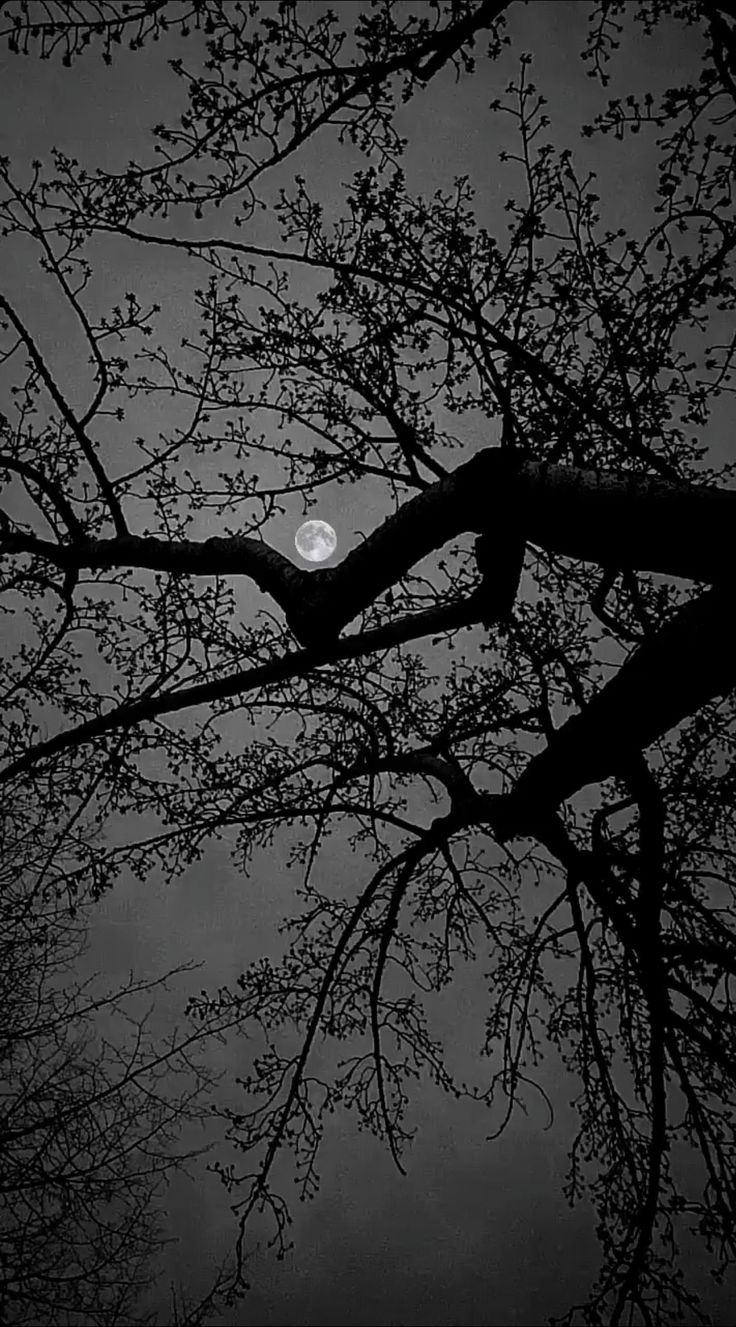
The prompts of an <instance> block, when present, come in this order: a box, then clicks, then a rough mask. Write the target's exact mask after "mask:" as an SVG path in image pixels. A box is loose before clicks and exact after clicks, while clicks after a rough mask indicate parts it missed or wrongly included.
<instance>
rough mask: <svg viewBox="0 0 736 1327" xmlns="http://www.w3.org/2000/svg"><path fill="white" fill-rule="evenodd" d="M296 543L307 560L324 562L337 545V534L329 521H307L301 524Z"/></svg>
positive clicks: (298, 549)
mask: <svg viewBox="0 0 736 1327" xmlns="http://www.w3.org/2000/svg"><path fill="white" fill-rule="evenodd" d="M294 543H295V544H296V546H297V551H298V552H299V553H300V554H301V556H302V557H303V558H304V559H305V561H306V562H324V561H325V558H328V557H330V556H331V555H332V554H333V553H334V551H335V549H336V547H337V535H336V534H335V531H334V530H333V528H332V526H331V525H328V524H327V521H305V522H304V524H303V525H300V526H299V529H298V530H297V532H296V535H295V537H294Z"/></svg>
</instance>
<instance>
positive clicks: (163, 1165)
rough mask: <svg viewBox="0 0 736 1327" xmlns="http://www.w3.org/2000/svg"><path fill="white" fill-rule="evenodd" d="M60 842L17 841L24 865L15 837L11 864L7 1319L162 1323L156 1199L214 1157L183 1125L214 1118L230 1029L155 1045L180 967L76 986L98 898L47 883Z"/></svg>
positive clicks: (0, 1145)
mask: <svg viewBox="0 0 736 1327" xmlns="http://www.w3.org/2000/svg"><path fill="white" fill-rule="evenodd" d="M55 837H56V836H55V835H54V834H53V833H52V834H50V835H49V838H48V839H47V841H46V842H45V843H44V842H43V840H42V837H41V835H40V834H38V833H34V834H33V835H32V836H31V838H30V840H29V841H28V842H27V843H26V844H25V845H20V844H17V845H15V846H16V847H21V846H24V847H25V849H26V853H25V856H26V860H25V861H21V860H20V855H21V854H20V853H18V852H17V851H16V852H13V851H10V850H9V849H8V845H6V851H5V852H4V855H3V862H2V883H3V888H2V894H0V919H1V923H2V924H1V926H0V958H1V963H0V973H1V981H0V1010H1V1011H2V1033H1V1034H0V1059H1V1062H2V1085H3V1086H2V1128H1V1129H0V1155H1V1156H2V1168H1V1172H0V1250H2V1258H1V1260H0V1266H1V1268H2V1276H1V1277H0V1313H1V1315H2V1321H3V1322H4V1323H7V1324H8V1327H10V1325H11V1324H13V1325H15V1324H23V1323H28V1324H34V1323H38V1322H45V1323H49V1324H52V1323H53V1324H55V1323H64V1324H68V1323H72V1322H73V1323H75V1324H79V1327H83V1324H87V1323H89V1324H95V1325H96V1327H97V1325H101V1324H105V1325H107V1324H110V1325H111V1327H113V1325H116V1324H122V1323H131V1322H143V1321H151V1319H150V1317H147V1316H146V1315H145V1314H144V1313H142V1311H141V1299H142V1296H143V1294H144V1292H146V1291H148V1290H150V1287H151V1283H152V1277H153V1269H154V1265H155V1255H156V1254H157V1253H158V1252H159V1251H160V1249H161V1247H162V1245H163V1242H164V1241H163V1233H162V1225H161V1220H160V1203H159V1199H160V1193H161V1189H162V1186H163V1185H164V1184H165V1182H166V1180H167V1178H168V1177H170V1176H171V1174H172V1173H173V1172H174V1171H175V1170H182V1169H185V1168H186V1167H187V1166H188V1163H190V1162H191V1161H192V1160H193V1158H194V1157H195V1156H198V1155H200V1154H201V1152H202V1151H203V1147H202V1144H201V1143H198V1144H197V1145H196V1146H195V1144H194V1143H192V1142H191V1141H189V1142H188V1143H187V1144H182V1141H181V1131H182V1128H183V1126H185V1125H191V1124H193V1123H195V1122H196V1123H201V1122H202V1121H204V1120H206V1118H207V1116H208V1114H209V1113H210V1112H209V1111H208V1109H207V1092H206V1090H207V1089H208V1088H210V1087H211V1086H212V1077H213V1076H212V1074H211V1072H209V1071H208V1070H207V1069H206V1068H205V1067H203V1065H202V1064H201V1063H200V1057H199V1055H198V1051H199V1049H200V1048H201V1043H202V1042H203V1040H204V1039H205V1037H207V1036H208V1035H213V1034H214V1033H216V1032H217V1031H218V1029H217V1028H215V1026H214V1025H213V1023H212V1021H211V1020H208V1022H207V1023H206V1024H204V1025H203V1026H202V1027H200V1028H198V1029H194V1030H192V1029H189V1030H187V1031H185V1032H184V1033H183V1034H182V1033H180V1032H174V1033H173V1034H172V1035H171V1036H170V1037H169V1038H168V1039H167V1041H166V1043H165V1044H163V1045H162V1044H161V1043H160V1042H157V1041H156V1040H155V1039H154V1038H153V1036H152V1034H151V1030H150V1027H149V1024H150V1015H151V1007H150V1006H151V1002H152V1001H155V999H156V997H157V996H159V995H160V994H161V991H162V989H163V988H165V987H166V985H167V982H168V981H169V980H170V979H171V978H173V977H174V976H176V975H177V974H175V973H168V974H167V975H166V976H165V977H163V978H159V979H154V980H151V981H143V980H136V979H134V978H133V976H132V975H131V977H130V979H129V981H128V982H127V983H126V985H125V986H124V987H123V988H122V989H117V990H115V989H112V990H111V989H102V990H101V989H100V988H99V985H98V983H95V982H94V981H93V980H91V979H87V980H80V978H79V977H78V976H77V975H76V973H77V971H78V967H79V961H80V958H81V956H82V953H83V949H84V943H85V934H86V932H85V926H84V920H85V913H86V912H88V911H89V906H90V905H89V904H87V905H86V906H85V905H80V904H79V903H78V902H77V903H76V904H75V906H74V907H72V908H70V907H68V906H66V907H65V906H64V902H63V899H62V898H61V896H60V895H59V894H58V893H57V892H56V890H57V888H58V880H57V886H56V887H54V888H52V889H50V890H47V889H44V887H43V880H42V877H43V874H44V864H45V866H46V868H49V866H50V863H51V862H52V861H53V859H54V856H55V852H56V848H57V844H56V843H55V842H54V839H55ZM44 859H45V863H44ZM56 867H58V861H57V862H56ZM51 869H52V870H53V869H54V867H52V868H51ZM32 878H35V882H36V885H37V889H36V892H35V895H34V894H32V893H30V892H29V890H28V888H27V885H28V882H29V880H31V879H32ZM146 1006H148V1007H146ZM131 1030H132V1034H133V1035H132V1036H131ZM215 1288H216V1287H215ZM208 1308H209V1304H208V1302H207V1297H206V1298H205V1301H204V1302H203V1303H201V1304H198V1305H193V1306H192V1307H191V1310H185V1314H184V1318H182V1319H181V1320H182V1321H184V1320H185V1321H187V1322H191V1323H192V1324H194V1323H196V1322H199V1321H201V1314H202V1312H204V1311H205V1310H206V1309H208ZM187 1312H188V1313H189V1316H186V1314H187ZM198 1315H199V1316H198Z"/></svg>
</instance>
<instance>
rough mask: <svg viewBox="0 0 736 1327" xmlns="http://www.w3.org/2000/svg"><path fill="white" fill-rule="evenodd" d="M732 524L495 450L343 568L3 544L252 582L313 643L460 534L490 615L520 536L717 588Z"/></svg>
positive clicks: (240, 544) (240, 555)
mask: <svg viewBox="0 0 736 1327" xmlns="http://www.w3.org/2000/svg"><path fill="white" fill-rule="evenodd" d="M734 525H736V492H731V491H729V490H725V489H716V488H712V487H707V486H705V485H702V486H698V485H687V484H671V483H668V482H667V481H664V480H660V479H652V478H649V477H647V476H635V475H616V474H614V473H600V472H596V471H588V470H577V469H574V468H569V467H565V466H555V465H545V464H542V463H539V462H533V461H526V462H519V461H517V460H515V459H514V458H513V457H511V456H510V455H509V453H508V452H506V451H505V450H504V451H502V450H501V449H500V448H496V447H489V448H486V449H484V450H483V451H480V452H477V453H476V455H475V456H473V457H471V459H470V460H469V461H466V462H465V464H464V465H461V466H459V467H458V469H457V470H455V471H453V472H452V474H450V475H447V476H445V477H444V478H443V479H441V480H440V481H438V483H436V484H432V485H430V486H429V487H428V488H426V489H425V490H423V492H421V493H419V494H417V495H416V496H415V497H413V498H411V499H410V500H409V501H408V502H406V503H404V505H403V506H402V507H401V508H400V509H399V511H397V512H396V513H395V514H394V515H392V516H390V517H389V518H388V519H387V520H386V521H384V522H383V524H382V525H381V526H379V527H378V529H377V530H375V531H374V532H373V533H372V534H371V535H370V536H369V537H368V538H367V539H366V540H365V541H364V542H363V543H362V544H361V545H360V546H359V547H358V548H356V549H353V551H352V552H351V553H349V554H348V556H347V557H346V558H345V559H344V560H343V561H342V562H341V563H340V564H339V565H338V566H337V567H333V568H329V569H325V570H321V571H312V572H306V571H302V570H301V569H300V568H298V567H296V566H294V564H293V563H292V562H290V561H289V559H288V558H286V557H284V556H283V555H282V554H281V553H278V552H277V551H276V550H275V549H272V548H270V547H269V545H268V544H265V543H263V542H262V541H261V540H258V539H251V538H248V537H243V536H233V537H230V538H215V539H208V540H206V541H205V542H196V541H194V540H178V541H172V540H163V539H157V538H154V537H148V536H145V537H138V536H131V535H126V536H124V537H121V538H117V539H107V540H90V541H87V542H86V543H84V544H80V545H77V546H74V547H71V546H69V545H63V546H62V545H54V544H51V543H48V542H42V541H40V540H35V539H34V538H33V537H32V536H21V535H12V534H7V535H4V536H3V540H2V542H3V545H4V547H5V548H6V549H8V550H10V551H13V550H17V551H24V552H35V553H37V554H38V555H39V556H41V557H44V558H47V559H49V560H50V561H53V562H55V563H56V564H57V565H59V566H61V567H63V568H65V569H68V568H69V567H75V568H81V567H91V568H107V567H111V568H112V567H125V566H130V567H147V568H151V569H154V570H163V571H170V572H179V573H183V574H187V575H203V576H207V575H209V576H212V575H245V576H250V577H251V579H252V580H254V581H255V583H256V584H257V585H258V586H259V588H260V589H262V590H263V591H264V592H265V593H267V594H269V595H271V597H272V598H273V599H274V600H275V601H276V602H277V603H278V604H279V605H280V607H281V608H282V609H283V610H284V613H285V614H286V618H287V621H288V623H289V625H290V626H291V628H292V630H293V631H294V633H295V635H296V636H297V638H298V639H299V640H300V641H301V642H302V643H303V644H304V645H306V646H311V645H314V644H317V643H318V642H321V641H323V640H324V639H325V637H326V636H327V637H335V636H337V635H339V633H340V632H341V631H342V629H343V628H344V627H345V626H346V625H347V624H348V623H349V622H351V621H352V620H353V619H354V618H355V617H356V616H357V615H358V614H359V613H360V612H361V611H362V610H363V609H365V608H367V607H368V606H369V605H370V604H371V603H373V602H374V600H375V599H376V598H377V597H378V596H379V595H380V594H382V593H384V591H386V590H387V589H389V587H390V586H392V585H394V584H395V583H396V582H397V581H398V580H400V579H401V577H402V576H403V575H405V574H406V573H407V572H408V571H409V570H410V569H411V568H412V567H413V566H415V565H416V563H418V562H420V561H421V559H422V558H424V557H426V556H427V554H429V553H431V552H433V551H435V550H437V549H440V548H442V547H443V545H445V544H446V543H447V542H448V541H449V540H451V539H453V538H456V537H457V536H458V535H460V534H463V533H465V532H472V533H476V534H479V535H482V536H483V543H482V545H481V549H482V550H483V552H484V558H483V575H484V582H485V584H486V586H487V592H486V599H487V609H488V611H490V607H491V605H493V606H494V611H495V610H498V611H500V606H501V599H500V598H498V596H496V600H497V602H496V600H494V597H493V594H492V590H493V567H492V557H493V556H494V555H495V556H496V557H497V560H498V584H499V586H501V584H502V583H505V582H506V581H507V580H509V568H508V566H506V565H505V559H506V557H507V556H508V559H510V560H511V562H512V563H513V564H514V565H513V567H512V571H513V576H512V577H511V579H512V580H513V579H514V578H515V577H517V576H518V566H517V565H516V564H517V562H518V554H519V549H520V547H521V541H522V540H523V539H526V540H527V541H528V542H530V543H532V544H538V545H541V546H542V547H544V548H545V549H547V551H548V552H551V553H561V554H564V555H566V556H568V557H571V558H576V559H579V560H581V561H590V562H597V563H598V564H599V565H601V566H603V567H612V568H616V569H635V570H638V571H651V572H661V573H664V574H667V575H671V576H682V577H688V578H690V579H692V580H698V581H706V582H707V581H711V582H712V581H715V580H718V579H721V580H723V579H725V578H726V577H727V576H728V575H729V572H730V569H731V567H732V566H733V559H734V551H733V537H732V533H731V532H732V530H733V528H734ZM489 550H491V555H490V556H489ZM479 551H480V550H479ZM488 591H491V593H490V594H489V593H488ZM501 598H503V596H501ZM504 604H505V608H506V610H508V608H509V607H510V605H509V604H508V603H506V602H505V599H504ZM480 615H481V614H480V613H479V616H480ZM486 615H487V614H486Z"/></svg>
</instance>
